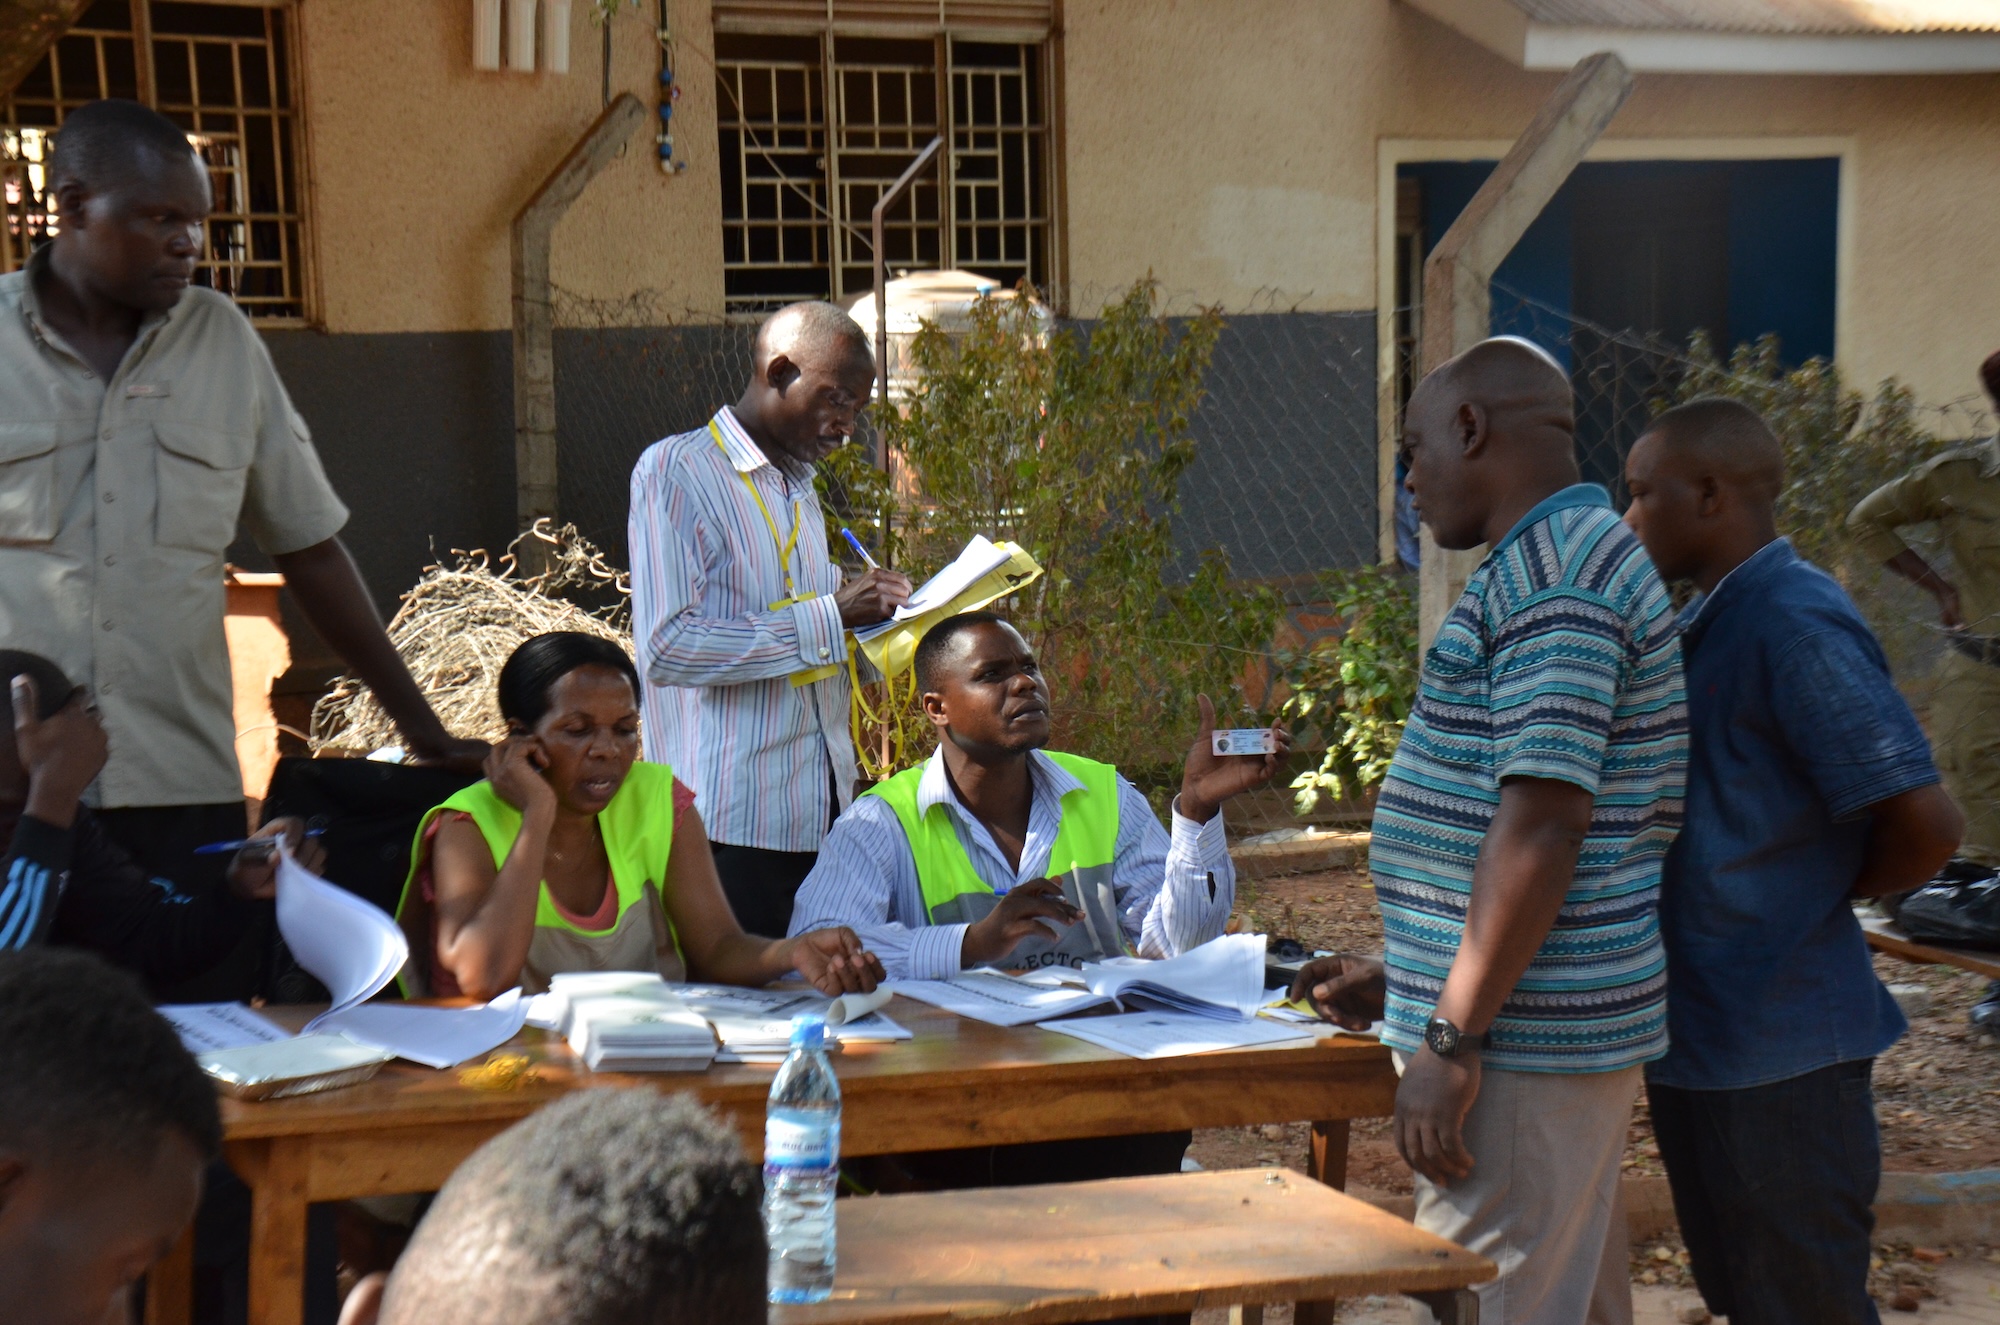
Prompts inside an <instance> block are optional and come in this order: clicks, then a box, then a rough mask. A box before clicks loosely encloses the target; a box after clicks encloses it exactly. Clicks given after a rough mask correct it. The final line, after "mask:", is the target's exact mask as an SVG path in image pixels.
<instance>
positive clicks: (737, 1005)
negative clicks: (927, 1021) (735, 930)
mask: <svg viewBox="0 0 2000 1325" xmlns="http://www.w3.org/2000/svg"><path fill="white" fill-rule="evenodd" d="M677 992H679V994H680V995H681V997H682V998H683V999H684V1000H685V1001H686V1002H687V1005H688V1007H690V1008H692V1009H693V1010H694V1011H696V1012H698V1013H700V1014H701V1015H702V1016H703V1017H704V1018H706V1019H707V1021H708V1024H709V1025H710V1026H711V1027H712V1028H714V1031H715V1038H716V1039H717V1040H719V1041H720V1042H721V1044H722V1048H721V1050H720V1052H718V1053H717V1054H716V1056H715V1058H716V1061H717V1062H719V1063H782V1062H784V1061H785V1058H786V1057H787V1056H788V1055H789V1054H790V1053H791V1051H792V1018H794V1017H796V1016H798V1015H800V1014H801V1013H811V1012H817V1013H818V1014H820V1015H821V1016H823V1017H825V1018H826V1028H827V1030H826V1033H827V1038H828V1039H830V1040H832V1041H833V1042H834V1043H835V1044H836V1045H844V1044H881V1043H887V1042H889V1041H894V1040H907V1039H909V1038H911V1037H910V1032H909V1031H908V1030H907V1029H905V1028H904V1027H902V1026H900V1025H898V1024H897V1023H896V1022H894V1021H891V1020H890V1019H889V1018H888V1017H885V1016H883V1015H882V1013H881V1012H880V1011H879V1009H880V1008H881V1007H882V1005H883V1004H885V1003H887V1002H888V1001H889V998H890V993H889V990H888V989H887V988H886V987H883V988H879V989H877V990H876V991H875V992H874V993H872V994H843V995H841V996H840V997H839V998H836V999H832V1000H829V999H827V998H826V997H824V996H823V995H821V994H819V993H818V992H816V991H814V990H811V989H801V988H799V987H797V986H787V987H782V988H778V989H742V988H738V987H736V986H733V985H681V986H678V987H677Z"/></svg>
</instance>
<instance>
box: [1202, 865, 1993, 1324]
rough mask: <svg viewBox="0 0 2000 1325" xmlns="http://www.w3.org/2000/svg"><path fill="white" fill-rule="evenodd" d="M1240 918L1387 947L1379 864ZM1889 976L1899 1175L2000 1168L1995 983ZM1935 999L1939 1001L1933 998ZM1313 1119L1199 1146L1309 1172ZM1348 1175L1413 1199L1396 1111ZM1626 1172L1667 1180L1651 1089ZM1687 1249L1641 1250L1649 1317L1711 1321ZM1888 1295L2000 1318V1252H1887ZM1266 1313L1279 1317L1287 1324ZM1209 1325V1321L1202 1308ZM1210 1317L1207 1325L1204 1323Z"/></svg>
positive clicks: (1885, 970)
mask: <svg viewBox="0 0 2000 1325" xmlns="http://www.w3.org/2000/svg"><path fill="white" fill-rule="evenodd" d="M1242 891H1243V897H1242V900H1241V903H1240V905H1239V907H1238V914H1239V916H1240V917H1241V920H1242V922H1243V927H1244V928H1245V929H1248V930H1252V931H1262V932H1264V933H1267V934H1272V935H1289V936H1292V937H1295V938H1297V939H1299V940H1300V941H1301V942H1303V943H1305V944H1306V945H1307V946H1308V947H1311V948H1315V949H1322V948H1323V949H1331V950H1335V951H1343V950H1344V951H1359V952H1380V951H1381V948H1382V923H1381V918H1380V915H1379V913H1378V912H1377V910H1376V908H1375V895H1374V890H1373V888H1372V887H1371V885H1370V884H1369V882H1368V876H1367V873H1366V871H1365V869H1359V868H1356V869H1343V870H1329V871H1325V872H1322V873H1314V874H1298V875H1292V876H1289V877H1286V878H1279V879H1266V880H1260V881H1257V882H1254V883H1245V884H1244V885H1242ZM1875 963H1876V972H1877V974H1878V975H1880V976H1881V978H1882V979H1883V981H1885V982H1886V983H1889V984H1891V985H1895V986H1913V987H1914V988H1913V989H1909V990H1904V991H1899V992H1901V993H1902V997H1903V999H1904V1002H1905V1007H1906V1009H1909V1010H1910V1011H1911V1012H1912V1015H1911V1016H1910V1033H1909V1034H1908V1035H1906V1036H1904V1037H1903V1039H1902V1040H1901V1041H1899V1042H1898V1043H1897V1044H1896V1045H1895V1047H1893V1048H1892V1049H1890V1050H1889V1051H1888V1052H1887V1053H1885V1054H1884V1055H1882V1057H1881V1058H1880V1059H1878V1060H1877V1062H1876V1065H1875V1099H1876V1112H1877V1116H1878V1117H1879V1119H1880V1121H1881V1127H1882V1161H1883V1168H1884V1169H1885V1170H1892V1171H1901V1172H1912V1173H1940V1172H1956V1171H1961V1170H1966V1169H1982V1168H1994V1167H2000V1108H1996V1106H1995V1099H1996V1098H2000V1045H1996V1044H1995V1042H1993V1041H1992V1040H1989V1039H1987V1038H1986V1037H1984V1036H1981V1035H1977V1034H1975V1033H1973V1032H1972V1031H1971V1030H1970V1028H1969V1027H1968V1025H1967V1023H1966V1013H1967V1012H1968V1011H1969V1010H1970V1009H1971V1007H1972V1005H1973V1004H1974V1003H1976V1002H1978V1001H1979V997H1980V994H1981V993H1982V992H1983V991H1984V989H1985V986H1986V982H1985V981H1984V980H1982V979H1980V978H1978V977H1976V976H1972V975H1967V974H1965V973H1963V972H1959V971H1955V970H1952V969H1950V968H1947V967H1941V966H1913V965H1911V964H1909V963H1907V962H1902V961H1899V960H1897V959H1895V958H1892V957H1885V956H1880V955H1878V956H1877V957H1876V958H1875ZM1926 1003H1927V1004H1928V1006H1927V1007H1925V1006H1922V1005H1923V1004H1926ZM1309 1148H1310V1138H1309V1128H1308V1127H1307V1125H1306V1124H1305V1123H1293V1124H1290V1125H1287V1126H1282V1127H1281V1126H1267V1127H1242V1128H1219V1129H1213V1130H1207V1131H1201V1132H1197V1133H1195V1140H1194V1145H1193V1147H1192V1148H1191V1149H1190V1151H1189V1154H1190V1155H1191V1156H1192V1157H1193V1158H1194V1159H1195V1160H1197V1161H1198V1162H1199V1163H1200V1164H1201V1165H1202V1166H1203V1167H1205V1168H1235V1167H1248V1166H1255V1165H1276V1164H1283V1165H1289V1166H1291V1167H1294V1168H1304V1167H1305V1165H1306V1157H1307V1156H1308V1154H1309ZM1348 1156H1349V1157H1348V1184H1349V1186H1350V1187H1355V1188H1368V1189H1372V1190H1374V1191H1377V1192H1386V1193H1393V1194H1398V1195H1404V1194H1408V1192H1409V1191H1410V1171H1409V1168H1408V1167H1407V1166H1406V1165H1405V1164H1404V1163H1403V1161H1402V1160H1401V1159H1400V1158H1399V1157H1398V1156H1397V1154H1396V1151H1395V1147H1394V1145H1393V1144H1392V1143H1391V1142H1390V1140H1389V1136H1388V1126H1387V1120H1385V1119H1366V1120H1358V1121H1357V1122H1356V1123H1355V1124H1354V1127H1353V1131H1352V1135H1351V1139H1350V1142H1349V1150H1348ZM1625 1168H1626V1171H1627V1172H1629V1173H1633V1174H1644V1175H1658V1174H1660V1173H1662V1172H1663V1169H1662V1168H1661V1166H1660V1151H1659V1146H1658V1145H1657V1144H1655V1142H1654V1140H1653V1129H1652V1122H1651V1120H1650V1119H1649V1118H1648V1117H1647V1115H1646V1108H1645V1101H1644V1099H1643V1097H1642V1098H1641V1100H1640V1102H1639V1108H1638V1110H1637V1112H1636V1113H1635V1115H1634V1117H1633V1120H1632V1130H1631V1134H1630V1136H1629V1138H1628V1140H1627V1144H1626V1151H1625ZM1686 1266H1687V1254H1686V1252H1685V1251H1684V1250H1683V1249H1682V1248H1681V1246H1680V1243H1679V1242H1678V1240H1676V1239H1672V1238H1668V1239H1656V1240H1654V1241H1652V1242H1648V1243H1645V1244H1643V1245H1638V1246H1635V1247H1634V1248H1633V1249H1632V1271H1633V1283H1634V1288H1635V1293H1636V1294H1637V1298H1636V1308H1635V1309H1636V1310H1637V1311H1638V1325H1653V1323H1654V1322H1657V1323H1658V1325H1667V1322H1679V1321H1690V1322H1693V1321H1700V1320H1706V1319H1707V1317H1706V1315H1705V1314H1704V1313H1703V1312H1702V1310H1701V1307H1700V1298H1699V1297H1698V1296H1697V1295H1696V1294H1695V1292H1694V1290H1693V1282H1692V1279H1691V1278H1690V1277H1689V1275H1688V1272H1687V1268H1686ZM1871 1287H1872V1288H1873V1289H1874V1291H1875V1295H1876V1297H1877V1300H1878V1301H1880V1302H1881V1303H1882V1305H1883V1306H1885V1307H1888V1308H1891V1309H1901V1310H1918V1309H1919V1308H1921V1312H1922V1317H1923V1319H1925V1320H1932V1321H1936V1322H1940V1323H1941V1325H1942V1323H1944V1322H1952V1323H1954V1325H1955V1323H1956V1322H1960V1321H1963V1322H1966V1323H1967V1325H1971V1323H1972V1322H1979V1323H1980V1325H2000V1252H1995V1251H1991V1250H1989V1249H1986V1248H1980V1247H1970V1248H1912V1247H1907V1246H1896V1245H1884V1246H1882V1247H1880V1248H1878V1251H1877V1256H1876V1261H1875V1265H1874V1267H1873V1271H1872V1273H1871ZM1289 1316H1290V1309H1289V1308H1286V1309H1284V1313H1283V1315H1282V1316H1273V1315H1271V1314H1268V1313H1267V1314H1266V1316H1265V1320H1266V1322H1268V1325H1287V1321H1288V1319H1289ZM1407 1318H1408V1317H1407V1313H1406V1308H1405V1307H1404V1306H1403V1305H1402V1304H1401V1303H1392V1302H1387V1301H1380V1300H1375V1299H1371V1300H1369V1301H1366V1302H1360V1303H1355V1304H1352V1306H1346V1307H1343V1309H1342V1312H1341V1319H1342V1321H1343V1322H1349V1321H1351V1322H1353V1325H1376V1323H1377V1322H1388V1321H1395V1322H1398V1325H1400V1322H1402V1321H1404V1320H1406V1319H1407ZM1197 1320H1198V1321H1199V1320H1200V1318H1199V1317H1198V1318H1197ZM1204 1325H1205V1323H1204Z"/></svg>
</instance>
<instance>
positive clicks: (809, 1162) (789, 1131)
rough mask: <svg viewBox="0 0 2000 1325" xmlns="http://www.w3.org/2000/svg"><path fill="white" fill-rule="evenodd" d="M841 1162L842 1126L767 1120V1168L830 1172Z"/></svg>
mask: <svg viewBox="0 0 2000 1325" xmlns="http://www.w3.org/2000/svg"><path fill="white" fill-rule="evenodd" d="M839 1158H840V1122H839V1120H838V1119H828V1120H826V1121H825V1122H821V1121H819V1120H818V1119H813V1120H810V1121H807V1120H802V1119H796V1118H777V1117H770V1118H766V1119H765V1120H764V1167H766V1168H778V1169H830V1168H832V1167H833V1166H834V1163H835V1161H836V1160H838V1159H839Z"/></svg>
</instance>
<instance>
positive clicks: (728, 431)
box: [628, 405, 855, 851]
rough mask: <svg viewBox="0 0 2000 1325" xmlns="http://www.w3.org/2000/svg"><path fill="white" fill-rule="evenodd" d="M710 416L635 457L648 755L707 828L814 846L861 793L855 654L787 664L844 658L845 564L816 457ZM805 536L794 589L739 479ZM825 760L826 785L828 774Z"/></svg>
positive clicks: (728, 415) (776, 847)
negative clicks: (841, 594) (850, 662)
mask: <svg viewBox="0 0 2000 1325" xmlns="http://www.w3.org/2000/svg"><path fill="white" fill-rule="evenodd" d="M714 427H715V430H716V432H719V433H720V434H721V438H722V445H721V446H717V445H716V436H715V433H712V432H710V431H709V429H708V428H707V427H702V428H699V429H697V430H695V431H694V432H688V433H682V434H681V435H680V436H678V437H669V438H667V439H666V440H665V441H662V442H656V443H654V444H653V445H652V446H651V447H649V448H647V451H646V453H645V454H644V455H642V456H640V457H639V463H638V465H637V466H635V467H634V468H633V470H632V509H631V515H630V520H629V525H628V531H629V535H630V539H631V548H632V638H633V642H634V644H635V645H636V646H637V648H638V652H639V658H638V663H639V672H640V675H642V676H644V677H645V678H646V681H647V682H648V684H647V686H646V694H645V696H644V698H643V700H642V711H643V713H644V717H645V726H644V731H645V744H646V758H647V759H649V760H652V761H654V762H656V763H667V764H672V765H673V767H674V771H675V772H676V773H678V774H679V775H680V777H681V780H682V781H684V782H686V783H687V784H688V786H690V787H692V788H693V789H694V792H695V796H696V798H697V800H698V802H699V804H700V805H701V813H702V819H703V821H704V822H705V823H706V824H707V826H708V835H709V837H710V838H711V839H712V840H714V841H716V842H727V843H731V844H733V845H736V846H747V847H763V848H765V849H767V850H772V851H815V850H818V848H819V844H820V840H821V839H822V838H823V837H824V836H825V835H826V825H827V820H828V819H829V818H831V817H832V813H833V807H832V805H831V804H830V803H829V799H828V798H829V796H830V795H834V794H837V795H838V796H839V797H840V803H841V805H842V806H845V805H846V803H847V801H848V799H849V797H850V796H851V795H852V794H853V786H854V777H855V765H854V744H853V742H852V740H851V739H850V738H849V736H848V732H847V706H848V692H849V685H848V680H847V671H846V668H845V666H842V668H841V670H840V671H839V672H837V673H836V674H835V675H834V676H832V677H830V678H828V679H827V680H824V681H817V682H814V683H813V684H811V685H809V686H803V687H799V688H794V687H793V686H792V683H791V680H790V678H791V676H792V674H793V673H795V672H801V671H806V670H808V669H811V668H815V667H821V666H825V665H828V664H833V663H844V661H845V659H846V642H845V638H844V636H843V633H842V630H841V624H840V609H839V608H838V607H837V606H835V604H834V601H833V593H834V590H836V589H838V588H839V587H840V583H841V575H840V570H839V568H838V567H836V566H835V565H834V564H833V561H832V559H831V558H830V557H829V556H828V555H827V549H826V526H825V522H824V520H823V518H822V517H821V514H820V505H819V497H818V495H817V494H816V493H815V492H814V491H813V483H812V470H811V468H810V467H809V466H808V467H804V468H803V470H802V472H800V473H798V474H796V475H787V474H786V473H785V472H784V471H783V470H781V469H779V468H778V467H777V466H776V465H774V464H772V463H771V462H770V461H769V460H768V459H766V458H765V456H764V453H763V452H762V451H761V450H759V449H758V448H757V444H756V443H755V442H753V441H751V440H750V435H749V434H748V433H746V432H744V431H743V425H742V424H741V423H739V422H738V421H737V419H736V415H735V413H734V411H732V410H731V409H730V408H729V407H728V406H726V405H725V406H723V407H722V408H721V409H719V410H717V411H716V413H715V419H714ZM746 478H747V479H748V480H749V481H750V482H751V483H753V484H755V485H756V488H757V492H758V494H759V495H761V496H762V497H763V499H764V510H768V511H769V512H770V516H771V519H772V520H773V521H774V522H775V523H776V524H777V529H778V537H779V538H781V539H784V540H788V541H789V540H792V535H793V529H794V523H795V522H796V526H797V539H796V542H795V545H794V546H793V548H792V554H791V557H790V560H789V567H790V570H791V581H792V586H793V587H792V590H791V591H790V592H791V593H792V594H796V595H798V596H799V597H800V601H798V602H794V603H792V604H791V605H789V606H785V607H773V606H772V604H774V603H777V602H779V601H780V600H782V599H784V598H786V597H787V596H789V595H788V592H787V589H786V585H785V570H786V567H787V562H786V561H785V560H784V559H783V558H782V556H781V546H780V544H779V542H778V541H777V540H775V539H774V538H773V536H772V531H771V527H770V525H768V524H766V523H765V519H764V511H763V510H759V509H758V505H757V502H756V501H755V500H753V499H752V498H751V495H750V493H749V491H748V490H747V489H746V488H745V486H744V480H745V479H746ZM829 770H830V771H831V783H832V789H831V790H830V789H829V776H828V774H829Z"/></svg>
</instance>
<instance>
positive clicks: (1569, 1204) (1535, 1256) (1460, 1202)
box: [1396, 1054, 1643, 1325]
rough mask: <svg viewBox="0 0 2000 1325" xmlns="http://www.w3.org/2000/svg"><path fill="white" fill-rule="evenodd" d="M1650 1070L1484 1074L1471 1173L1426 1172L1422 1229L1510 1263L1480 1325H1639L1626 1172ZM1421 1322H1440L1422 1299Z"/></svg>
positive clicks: (1420, 1184)
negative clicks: (1623, 1166) (1629, 1132)
mask: <svg viewBox="0 0 2000 1325" xmlns="http://www.w3.org/2000/svg"><path fill="white" fill-rule="evenodd" d="M1403 1062H1404V1058H1403V1055H1401V1054H1398V1055H1396V1069H1397V1071H1399V1072H1400V1071H1401V1070H1402V1068H1403ZM1642 1072H1643V1069H1641V1068H1638V1067H1628V1068H1624V1069H1621V1070H1619V1071H1616V1072H1576V1073H1555V1072H1506V1071H1500V1070H1497V1069H1494V1068H1490V1067H1489V1068H1487V1069H1485V1071H1484V1072H1483V1073H1482V1074H1481V1077H1480V1086H1479V1098H1478V1099H1477V1100H1475V1101H1474V1102H1473V1105H1472V1111H1471V1113H1469V1114H1467V1115H1466V1119H1465V1145H1466V1148H1467V1149H1468V1150H1470V1151H1471V1152H1472V1159H1473V1167H1472V1173H1471V1174H1470V1175H1469V1176H1467V1177H1466V1178H1464V1179H1462V1180H1461V1181H1458V1182H1454V1183H1452V1184H1451V1185H1450V1186H1448V1187H1446V1186H1439V1185H1438V1184H1436V1183H1433V1182H1431V1181H1430V1180H1428V1179H1426V1178H1423V1177H1418V1178H1417V1181H1416V1187H1417V1218H1416V1224H1417V1227H1418V1228H1421V1229H1423V1230H1425V1231H1426V1232H1429V1233H1435V1234H1437V1235H1438V1236H1439V1237H1441V1238H1446V1239H1448V1240H1450V1241H1452V1242H1456V1243H1457V1244H1458V1245H1459V1246H1461V1247H1464V1248H1465V1249H1466V1250H1467V1251H1472V1252H1477V1253H1478V1254H1479V1255H1481V1256H1484V1257H1486V1258H1487V1259H1488V1260H1490V1261H1492V1262H1493V1263H1494V1264H1496V1265H1498V1266H1499V1267H1500V1277H1499V1278H1498V1279H1495V1280H1494V1281H1493V1282H1491V1283H1488V1284H1481V1285H1480V1286H1479V1287H1478V1289H1477V1292H1478V1294H1479V1319H1480V1325H1632V1272H1631V1264H1630V1257H1631V1252H1630V1249H1629V1245H1628V1241H1627V1236H1626V1230H1625V1208H1624V1205H1623V1203H1622V1202H1621V1201H1620V1200H1619V1193H1618V1177H1619V1161H1620V1160H1621V1159H1622V1158H1623V1156H1624V1153H1625V1131H1626V1128H1627V1127H1629V1126H1630V1125H1631V1121H1632V1102H1633V1100H1635V1099H1636V1098H1637V1097H1638V1094H1639V1085H1640V1078H1641V1075H1642ZM1411 1319H1412V1321H1413V1322H1414V1323H1415V1325H1431V1320H1432V1318H1431V1313H1430V1311H1429V1310H1428V1309H1427V1308H1425V1307H1422V1306H1413V1308H1412V1311H1411Z"/></svg>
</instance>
